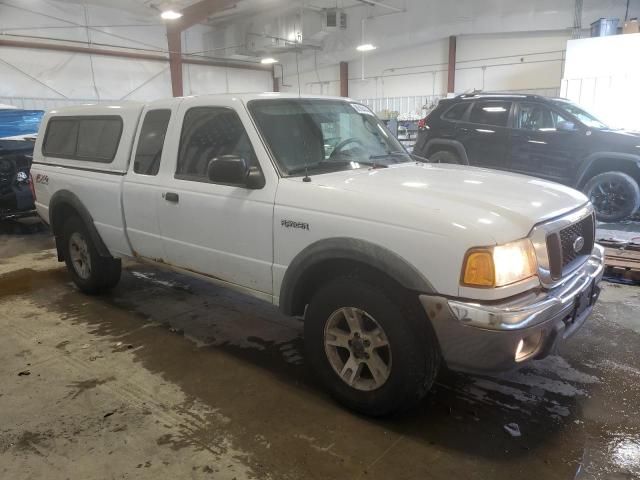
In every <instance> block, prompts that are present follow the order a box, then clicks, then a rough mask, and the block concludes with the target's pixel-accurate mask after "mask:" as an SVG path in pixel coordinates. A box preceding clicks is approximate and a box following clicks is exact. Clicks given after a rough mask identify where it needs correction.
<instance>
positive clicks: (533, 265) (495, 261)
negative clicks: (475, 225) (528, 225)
mask: <svg viewBox="0 0 640 480" xmlns="http://www.w3.org/2000/svg"><path fill="white" fill-rule="evenodd" d="M537 269H538V265H537V262H536V255H535V251H534V250H533V245H532V244H531V241H530V240H529V239H528V238H525V239H522V240H518V241H517V242H513V243H507V244H506V245H499V246H497V247H487V248H472V249H471V250H469V251H468V252H467V255H466V257H465V261H464V265H463V266H462V279H461V280H462V281H461V283H462V284H463V285H466V286H469V287H504V286H505V285H510V284H512V283H516V282H519V281H521V280H525V279H527V278H529V277H532V276H534V275H535V274H536V271H537Z"/></svg>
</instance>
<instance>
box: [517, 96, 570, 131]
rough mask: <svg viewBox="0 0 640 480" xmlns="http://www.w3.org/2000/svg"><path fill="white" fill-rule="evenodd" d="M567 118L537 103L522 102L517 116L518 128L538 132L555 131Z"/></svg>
mask: <svg viewBox="0 0 640 480" xmlns="http://www.w3.org/2000/svg"><path fill="white" fill-rule="evenodd" d="M566 121H567V120H566V119H565V118H564V117H562V116H561V115H560V114H558V113H556V112H554V111H552V110H551V109H549V108H547V107H545V106H544V105H539V104H537V103H521V104H520V108H518V115H517V117H516V128H520V129H523V130H532V131H538V132H555V131H556V130H557V129H558V124H560V123H562V122H566Z"/></svg>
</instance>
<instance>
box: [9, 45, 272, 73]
mask: <svg viewBox="0 0 640 480" xmlns="http://www.w3.org/2000/svg"><path fill="white" fill-rule="evenodd" d="M0 47H12V48H29V49H35V50H49V51H55V52H71V53H85V54H87V55H103V56H105V57H117V58H129V59H134V60H149V61H154V62H168V61H169V58H167V57H166V56H164V55H158V54H154V53H142V52H131V51H127V50H113V49H107V48H95V47H81V46H78V45H66V44H60V43H47V42H32V41H22V40H7V39H4V38H0ZM181 61H182V63H188V64H193V65H206V66H210V67H227V68H240V69H247V70H260V71H270V70H271V66H269V65H261V64H259V63H255V64H253V63H247V64H241V63H234V62H227V61H223V60H209V59H207V58H194V57H189V56H182V59H181Z"/></svg>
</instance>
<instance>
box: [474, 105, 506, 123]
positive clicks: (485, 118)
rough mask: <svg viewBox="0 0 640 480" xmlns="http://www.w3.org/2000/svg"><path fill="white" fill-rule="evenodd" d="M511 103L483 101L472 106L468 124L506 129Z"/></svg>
mask: <svg viewBox="0 0 640 480" xmlns="http://www.w3.org/2000/svg"><path fill="white" fill-rule="evenodd" d="M510 110H511V102H505V101H503V100H483V101H478V102H475V103H474V104H473V107H472V108H471V115H470V116H469V122H471V123H477V124H480V125H492V126H495V127H506V126H507V123H508V121H509V111H510Z"/></svg>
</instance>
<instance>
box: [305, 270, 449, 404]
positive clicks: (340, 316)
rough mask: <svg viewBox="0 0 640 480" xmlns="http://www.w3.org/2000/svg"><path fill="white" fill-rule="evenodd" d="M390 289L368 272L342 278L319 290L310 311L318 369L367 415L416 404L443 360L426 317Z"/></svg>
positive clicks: (309, 354)
mask: <svg viewBox="0 0 640 480" xmlns="http://www.w3.org/2000/svg"><path fill="white" fill-rule="evenodd" d="M391 290H392V289H389V288H383V287H382V286H381V285H379V284H376V283H374V282H370V281H367V280H365V279H364V278H358V277H347V276H345V277H341V278H337V279H335V280H332V281H330V282H328V283H326V284H325V285H324V286H323V287H321V288H320V289H319V290H318V291H317V292H316V294H315V295H314V296H313V298H312V300H311V302H310V304H309V308H308V309H307V314H306V317H305V331H304V334H305V348H306V358H307V359H308V361H309V363H310V364H311V366H312V368H313V369H314V370H315V372H316V374H317V375H318V377H319V378H320V380H321V381H322V383H323V384H324V386H325V387H326V388H327V389H328V390H329V391H330V393H331V394H332V395H333V396H334V397H335V398H336V399H337V400H338V401H340V402H341V403H343V404H344V405H346V406H347V407H349V408H351V409H353V410H356V411H358V412H360V413H364V414H367V415H373V416H381V415H386V414H390V413H392V412H395V411H399V410H406V409H408V408H410V407H412V406H414V405H416V404H417V403H418V402H419V401H420V400H421V399H422V398H423V397H424V395H425V394H426V393H427V391H428V390H429V389H430V388H431V385H432V384H433V381H434V379H435V377H436V375H437V372H438V368H439V365H440V353H439V349H438V345H437V342H436V340H435V336H434V335H433V333H432V332H431V330H430V328H427V327H428V326H427V325H426V322H427V319H426V317H424V315H419V313H418V312H416V311H415V310H414V309H413V308H411V307H409V306H408V305H409V303H411V302H407V301H406V299H402V298H399V296H398V295H395V294H394V293H393V292H392V291H391ZM403 300H404V301H403Z"/></svg>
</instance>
